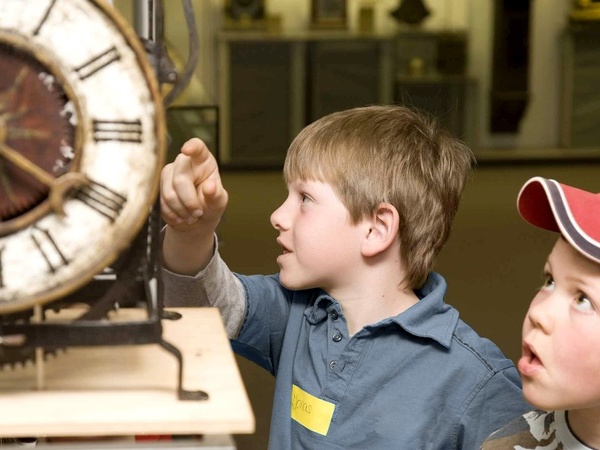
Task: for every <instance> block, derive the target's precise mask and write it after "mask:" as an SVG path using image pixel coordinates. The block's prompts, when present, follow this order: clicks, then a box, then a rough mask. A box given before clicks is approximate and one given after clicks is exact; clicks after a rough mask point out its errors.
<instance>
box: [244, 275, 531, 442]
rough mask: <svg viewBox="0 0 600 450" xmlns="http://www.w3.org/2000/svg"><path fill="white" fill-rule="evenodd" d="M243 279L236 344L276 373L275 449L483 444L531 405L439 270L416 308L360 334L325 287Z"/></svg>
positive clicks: (275, 279) (256, 277)
mask: <svg viewBox="0 0 600 450" xmlns="http://www.w3.org/2000/svg"><path fill="white" fill-rule="evenodd" d="M236 276H237V277H238V278H239V280H240V281H241V282H242V284H243V286H244V288H245V291H246V292H245V293H246V308H247V315H246V320H245V322H244V324H243V327H242V330H241V332H240V334H239V336H238V338H237V339H236V340H235V341H232V346H233V349H234V351H236V352H237V353H238V354H240V355H242V356H244V357H246V358H248V359H250V360H252V361H254V362H256V363H257V364H259V365H260V366H262V367H263V368H265V369H266V370H268V371H269V372H271V373H272V374H273V375H274V376H276V377H277V379H276V385H275V397H274V401H273V413H272V419H271V435H270V443H269V448H270V449H272V450H287V449H319V450H322V449H340V450H341V449H343V450H349V449H361V450H371V449H377V450H379V449H394V450H398V449H404V450H421V449H443V450H450V449H468V450H475V449H478V448H479V446H480V445H481V443H482V442H483V440H484V439H485V438H486V437H487V436H488V435H489V434H490V433H492V432H493V431H495V430H497V429H498V428H500V427H501V426H502V425H504V424H506V423H508V422H509V421H510V420H511V419H513V418H515V417H516V416H519V415H521V414H523V413H524V412H526V411H528V410H530V409H531V408H532V407H531V405H528V404H527V403H526V402H525V401H524V400H523V397H522V393H521V384H520V378H519V375H518V373H517V371H516V369H515V367H514V365H513V364H512V362H511V361H510V360H509V359H507V358H506V357H505V356H504V355H503V354H502V352H501V351H500V350H499V349H498V347H497V346H496V345H494V344H493V343H492V342H491V341H489V340H487V339H484V338H482V337H480V336H479V335H478V334H477V333H476V332H475V331H473V329H472V328H471V327H469V326H468V325H466V324H465V323H464V322H463V321H462V320H460V319H459V317H458V311H457V310H456V309H454V308H453V307H452V306H449V305H447V304H446V303H444V295H445V293H446V282H445V281H444V279H443V278H442V277H441V276H440V275H438V274H436V273H431V274H430V275H429V278H428V281H427V283H426V284H425V286H424V287H423V289H421V290H420V291H418V292H416V293H417V295H418V297H419V298H420V301H419V302H418V303H417V304H415V305H413V306H412V307H410V308H409V309H407V310H406V311H404V312H403V313H401V314H399V315H398V316H396V317H390V318H388V319H385V320H382V321H380V322H378V323H375V324H373V325H370V326H367V327H365V328H363V329H362V330H360V331H359V332H357V333H356V334H355V335H354V336H352V337H350V336H349V335H348V327H347V324H346V320H345V318H344V314H343V312H342V309H341V307H340V304H339V303H338V302H337V301H336V300H335V299H334V298H332V297H330V296H329V295H328V294H327V293H325V292H324V291H322V290H319V289H314V290H305V291H290V290H288V289H285V288H284V287H282V286H281V284H280V283H279V278H278V276H277V275H272V276H260V275H253V276H242V275H237V274H236Z"/></svg>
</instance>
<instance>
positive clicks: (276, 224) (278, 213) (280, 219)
mask: <svg viewBox="0 0 600 450" xmlns="http://www.w3.org/2000/svg"><path fill="white" fill-rule="evenodd" d="M284 205H285V202H284V203H282V204H281V206H279V208H277V209H276V210H275V211H273V213H272V214H271V225H272V226H273V228H275V229H276V230H279V231H281V230H284V229H285V224H284V218H285V215H284V214H283V209H284V208H283V207H284Z"/></svg>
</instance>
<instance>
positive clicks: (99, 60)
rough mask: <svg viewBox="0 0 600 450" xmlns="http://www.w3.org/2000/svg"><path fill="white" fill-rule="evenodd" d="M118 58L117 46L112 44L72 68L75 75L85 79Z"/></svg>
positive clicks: (119, 55) (119, 56) (119, 57)
mask: <svg viewBox="0 0 600 450" xmlns="http://www.w3.org/2000/svg"><path fill="white" fill-rule="evenodd" d="M119 59H121V54H120V53H119V50H117V47H115V46H112V47H110V48H109V49H108V50H106V51H104V52H102V53H100V54H99V55H95V56H93V57H92V58H90V59H89V60H88V61H86V62H85V63H83V64H81V65H80V66H78V67H75V69H74V70H75V72H77V75H79V78H80V79H82V80H85V79H86V78H89V77H91V76H92V75H94V74H95V73H96V72H98V71H99V70H101V69H104V68H105V67H106V66H108V65H109V64H112V63H113V62H115V61H118V60H119Z"/></svg>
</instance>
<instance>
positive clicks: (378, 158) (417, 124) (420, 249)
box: [284, 106, 475, 288]
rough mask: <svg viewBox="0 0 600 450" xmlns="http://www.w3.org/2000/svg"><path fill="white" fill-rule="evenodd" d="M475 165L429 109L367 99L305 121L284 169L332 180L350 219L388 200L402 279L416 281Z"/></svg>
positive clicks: (423, 275)
mask: <svg viewBox="0 0 600 450" xmlns="http://www.w3.org/2000/svg"><path fill="white" fill-rule="evenodd" d="M474 165H475V158H474V155H473V153H472V152H471V150H470V149H469V148H468V147H467V146H466V145H465V144H464V143H463V142H461V141H460V140H459V139H457V138H455V137H454V136H452V135H451V134H450V133H449V132H448V131H447V130H445V129H444V128H442V127H441V126H440V125H439V123H438V122H437V121H436V120H435V119H434V118H433V117H431V116H429V115H428V114H425V113H423V112H419V111H416V110H413V109H410V108H407V107H403V106H368V107H362V108H354V109H349V110H346V111H340V112H335V113H333V114H329V115H327V116H325V117H322V118H320V119H318V120H317V121H315V122H313V123H312V124H310V125H308V126H307V127H306V128H304V129H303V130H302V131H301V132H300V133H299V134H298V136H297V137H296V138H295V139H294V141H293V142H292V144H291V145H290V148H289V149H288V153H287V156H286V160H285V164H284V176H285V179H286V181H287V182H289V181H292V180H296V179H302V180H315V181H323V182H326V183H329V184H330V185H331V186H332V188H333V189H334V191H335V192H336V194H337V195H338V197H339V198H340V200H341V201H342V203H343V204H344V205H345V206H346V208H347V209H348V211H349V214H350V220H351V221H352V223H354V224H356V223H358V221H360V220H361V219H363V218H367V217H371V216H372V215H373V214H374V213H375V211H376V210H377V208H378V206H379V205H380V204H381V203H383V202H385V203H389V204H391V205H393V206H394V207H395V208H396V209H397V211H398V214H399V216H400V229H399V233H398V234H399V239H400V247H401V255H400V256H401V258H402V261H403V263H404V266H405V267H406V281H407V283H408V285H409V286H410V287H412V288H419V287H421V286H422V285H423V284H424V283H425V281H426V279H427V275H428V274H429V272H430V271H431V270H432V268H433V264H434V260H435V258H436V256H437V255H438V253H439V252H440V250H441V249H442V247H443V246H444V244H445V243H446V241H447V240H448V237H449V236H450V230H451V227H452V221H453V219H454V216H455V214H456V211H457V209H458V204H459V200H460V196H461V194H462V190H463V187H464V184H465V182H466V180H467V178H468V176H469V174H470V173H471V171H472V169H473V167H474Z"/></svg>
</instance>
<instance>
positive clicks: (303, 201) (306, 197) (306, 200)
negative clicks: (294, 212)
mask: <svg viewBox="0 0 600 450" xmlns="http://www.w3.org/2000/svg"><path fill="white" fill-rule="evenodd" d="M300 201H301V202H302V203H305V202H309V201H310V197H309V196H308V195H306V194H305V193H303V192H302V193H301V194H300Z"/></svg>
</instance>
